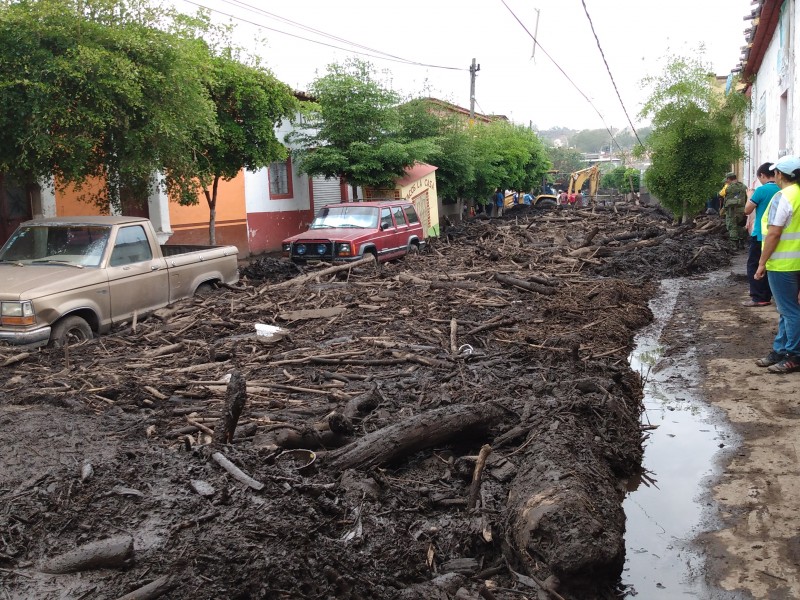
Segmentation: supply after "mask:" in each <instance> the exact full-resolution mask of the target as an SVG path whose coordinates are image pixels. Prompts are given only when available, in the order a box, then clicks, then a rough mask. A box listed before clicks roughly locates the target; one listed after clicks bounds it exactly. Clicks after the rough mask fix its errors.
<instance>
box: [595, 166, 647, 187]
mask: <svg viewBox="0 0 800 600" xmlns="http://www.w3.org/2000/svg"><path fill="white" fill-rule="evenodd" d="M639 179H640V173H639V170H638V169H633V168H631V167H626V166H624V165H620V166H619V167H615V168H614V169H612V170H610V171H609V172H608V173H604V174H603V177H602V179H601V180H600V187H603V188H613V189H615V190H617V191H619V192H621V193H623V194H627V193H629V192H638V191H639V183H640V182H639ZM631 186H633V189H631Z"/></svg>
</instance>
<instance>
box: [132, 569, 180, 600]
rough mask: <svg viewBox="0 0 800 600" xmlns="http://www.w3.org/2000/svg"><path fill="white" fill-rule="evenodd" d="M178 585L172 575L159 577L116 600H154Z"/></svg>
mask: <svg viewBox="0 0 800 600" xmlns="http://www.w3.org/2000/svg"><path fill="white" fill-rule="evenodd" d="M177 585H178V580H177V578H176V577H174V576H172V575H165V576H164V577H159V578H158V579H156V580H155V581H152V582H150V583H148V584H147V585H143V586H142V587H140V588H138V589H135V590H133V591H132V592H130V593H129V594H125V595H124V596H120V597H119V598H117V600H155V598H159V597H160V596H163V595H164V594H166V593H167V592H168V591H170V590H171V589H173V588H174V587H175V586H177Z"/></svg>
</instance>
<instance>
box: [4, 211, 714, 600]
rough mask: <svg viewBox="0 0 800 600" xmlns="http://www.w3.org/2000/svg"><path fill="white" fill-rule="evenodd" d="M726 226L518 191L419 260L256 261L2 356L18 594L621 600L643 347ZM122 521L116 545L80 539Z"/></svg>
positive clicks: (11, 567) (11, 553) (11, 549)
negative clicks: (505, 207) (86, 331)
mask: <svg viewBox="0 0 800 600" xmlns="http://www.w3.org/2000/svg"><path fill="white" fill-rule="evenodd" d="M723 232H724V230H723V228H722V224H721V223H720V221H719V219H718V218H716V217H712V218H710V220H709V219H706V218H705V217H703V218H700V219H698V221H697V222H696V223H694V224H692V225H686V226H680V227H676V226H673V225H672V223H671V220H670V219H669V218H668V217H666V216H665V215H663V214H662V213H660V212H658V211H656V210H654V209H649V208H643V207H638V206H627V205H618V206H617V207H616V208H610V207H606V208H602V209H601V208H598V209H596V210H594V211H592V210H589V209H586V210H581V211H576V212H569V211H567V212H562V211H558V210H551V211H539V210H537V209H531V208H519V209H515V210H512V211H509V212H508V214H507V215H506V216H504V217H503V218H501V219H492V220H487V219H475V220H472V221H469V222H466V223H464V224H462V225H459V226H458V227H455V228H446V229H445V231H444V232H443V235H442V237H441V238H440V239H438V240H434V241H432V242H431V244H430V245H429V248H428V249H427V250H426V251H425V252H423V253H421V254H418V255H414V256H409V257H406V258H405V259H404V260H400V261H394V262H391V263H386V264H382V265H380V266H378V267H376V266H374V265H372V264H359V265H356V266H353V267H352V268H350V269H346V270H339V271H330V270H327V269H325V267H326V266H320V267H315V266H309V267H306V268H304V269H298V268H296V267H294V266H293V265H290V264H288V263H287V262H285V261H283V260H280V259H275V258H262V259H256V260H254V261H253V262H252V263H251V264H250V265H249V266H248V267H247V268H245V269H244V270H243V278H242V282H241V285H240V286H238V287H236V288H235V289H220V290H218V291H217V292H216V293H215V294H213V295H212V296H209V297H198V298H194V299H193V300H191V301H186V302H183V303H180V304H176V305H175V306H173V307H170V308H167V309H163V310H161V311H159V312H158V313H157V314H156V315H155V316H152V317H150V318H149V319H146V320H143V321H139V322H136V323H127V324H124V325H121V326H120V327H119V328H117V330H116V331H114V332H113V333H112V334H110V335H106V336H103V337H100V338H98V339H95V340H93V341H91V342H88V343H85V344H83V345H80V346H73V347H69V348H67V349H60V350H56V349H43V350H36V351H21V350H20V349H13V348H3V349H0V365H1V366H0V382H2V383H0V386H2V387H0V390H2V401H0V425H1V426H0V448H2V451H3V456H4V460H3V461H2V462H0V577H2V580H3V588H2V589H3V593H4V594H5V596H6V597H8V598H76V599H77V598H81V599H83V598H98V599H99V598H103V599H105V598H109V599H114V598H121V597H125V598H126V599H131V598H139V599H140V598H156V597H163V598H190V597H191V598H198V599H204V598H208V599H211V598H242V599H244V598H354V599H355V598H364V599H367V598H376V599H378V598H408V599H411V598H419V599H429V598H463V599H466V598H481V597H482V598H488V599H491V598H498V599H511V598H515V599H517V598H525V597H527V598H556V599H558V598H572V599H578V598H580V599H582V600H591V599H592V598H611V597H619V596H622V595H624V593H625V591H624V590H621V589H620V588H619V585H618V581H619V575H620V572H621V569H622V565H623V561H624V542H623V536H624V526H625V520H624V514H623V513H622V509H621V502H622V498H623V496H624V489H625V488H624V480H625V479H626V478H628V477H631V476H635V475H636V474H637V473H638V471H639V465H640V461H641V455H642V450H641V438H642V433H643V432H642V430H641V427H640V424H639V414H640V412H641V382H640V381H639V377H638V375H637V374H635V373H633V372H632V371H631V370H630V369H629V368H628V363H627V360H626V358H627V355H628V352H629V350H630V347H631V343H632V340H633V334H634V332H635V331H636V329H637V328H639V327H641V326H642V325H644V324H645V323H647V322H648V320H649V319H650V313H649V310H648V308H647V301H648V299H649V297H650V295H651V294H652V293H653V291H654V285H653V284H654V282H655V281H657V280H658V279H659V278H661V277H665V276H680V275H687V274H691V273H694V272H698V271H703V270H706V269H709V268H712V267H713V268H716V267H718V266H719V265H720V264H722V263H724V262H725V261H726V260H727V257H728V256H729V255H730V248H729V245H728V242H727V241H725V239H724V237H723ZM256 324H261V325H266V326H269V325H271V326H275V327H278V328H279V330H278V331H277V332H275V333H273V334H272V335H257V333H256ZM262 329H263V328H262ZM245 385H246V400H245V405H244V409H243V411H242V414H241V417H240V418H239V419H238V424H237V427H236V429H235V433H234V437H233V439H232V441H231V440H230V439H223V440H220V437H219V436H220V434H222V437H223V438H224V436H225V435H226V432H227V433H228V434H229V433H230V427H228V428H227V429H226V428H225V426H224V424H225V423H226V421H225V416H226V413H228V412H229V410H228V409H227V408H226V403H227V402H228V401H229V400H233V399H236V398H239V399H241V398H243V397H245V395H244V394H242V393H239V394H237V393H236V392H237V390H238V391H242V389H243V388H244V387H245ZM228 422H229V421H228ZM215 438H216V441H215ZM297 448H301V449H305V450H313V452H314V454H313V455H312V454H310V453H309V452H294V451H293V450H292V449H297ZM311 458H313V462H311V464H306V463H308V462H309V459H311ZM225 459H227V460H228V461H230V462H231V463H233V465H235V466H236V467H238V468H239V469H240V470H241V471H243V472H244V473H246V474H247V475H249V476H250V477H251V478H252V480H251V481H250V482H249V484H247V483H241V482H240V481H238V480H237V479H235V478H234V476H233V475H232V474H231V473H230V472H229V471H228V470H226V469H225V468H223V466H221V465H220V463H224V462H225ZM107 538H113V539H114V540H116V541H118V542H119V544H118V545H121V547H122V550H121V551H119V552H117V553H116V554H115V555H114V556H113V557H111V558H109V556H108V553H106V554H105V555H103V556H100V555H98V554H96V553H93V552H92V551H91V549H88V550H87V549H84V550H85V551H84V554H88V555H90V556H89V557H88V558H86V557H84V558H86V560H85V561H84V562H83V563H81V564H78V559H76V558H75V557H74V556H73V555H67V556H61V555H63V554H64V553H68V552H70V551H73V550H75V549H76V548H80V547H82V546H84V545H86V544H89V543H92V542H96V541H98V540H104V539H107ZM131 545H132V550H131ZM99 556H100V558H98V557H99ZM101 558H104V559H105V560H106V563H105V564H102V565H100V564H98V563H97V561H98V560H99V559H101ZM64 565H67V566H66V567H65V566H64ZM98 567H102V568H98ZM70 568H71V569H75V568H77V569H78V571H77V572H73V573H62V574H52V573H44V572H43V571H52V570H65V569H66V570H68V569H70ZM126 594H130V595H126Z"/></svg>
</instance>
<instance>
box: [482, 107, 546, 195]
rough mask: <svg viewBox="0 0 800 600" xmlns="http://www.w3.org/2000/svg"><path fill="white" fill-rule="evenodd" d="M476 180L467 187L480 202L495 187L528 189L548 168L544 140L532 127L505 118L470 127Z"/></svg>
mask: <svg viewBox="0 0 800 600" xmlns="http://www.w3.org/2000/svg"><path fill="white" fill-rule="evenodd" d="M472 132H473V135H474V137H473V143H474V147H475V181H474V183H473V185H472V187H471V189H469V190H468V191H467V193H468V195H469V197H471V198H474V199H476V200H478V201H479V202H481V203H486V202H488V201H489V198H490V197H491V195H492V193H493V192H494V191H495V189H497V188H502V189H514V190H519V191H526V192H527V191H530V190H533V189H535V188H538V186H539V184H540V183H541V180H542V177H543V176H544V175H545V173H546V172H547V171H548V169H550V167H551V163H550V161H549V159H548V158H547V151H546V150H545V147H544V144H542V141H541V140H540V139H539V137H538V136H537V135H536V133H534V132H533V131H531V130H529V129H528V128H526V127H522V126H519V125H513V124H511V123H506V122H504V121H494V122H492V123H487V124H485V125H483V126H477V127H474V128H473V129H472Z"/></svg>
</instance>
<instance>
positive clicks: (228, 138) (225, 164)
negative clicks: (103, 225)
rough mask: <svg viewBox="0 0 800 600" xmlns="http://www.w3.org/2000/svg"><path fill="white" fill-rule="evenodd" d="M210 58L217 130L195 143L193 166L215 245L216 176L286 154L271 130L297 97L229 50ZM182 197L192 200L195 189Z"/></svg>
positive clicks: (227, 176)
mask: <svg viewBox="0 0 800 600" xmlns="http://www.w3.org/2000/svg"><path fill="white" fill-rule="evenodd" d="M210 62H211V77H210V78H209V80H208V83H207V86H208V92H209V96H210V97H211V100H212V102H213V103H214V106H215V108H216V120H217V128H218V132H219V133H218V135H217V136H215V137H214V138H212V139H210V140H208V141H206V142H205V143H202V142H200V143H198V147H197V151H196V153H195V157H196V170H195V171H196V174H197V178H196V181H197V182H198V184H199V186H200V187H201V189H202V192H203V195H204V197H205V199H206V202H207V203H208V207H209V214H210V218H209V240H210V243H211V244H214V243H216V235H215V231H214V230H215V220H216V207H217V190H218V185H219V181H220V180H224V181H229V180H231V179H233V178H234V177H236V175H237V174H238V173H239V172H240V171H241V170H242V169H248V170H250V171H255V170H257V169H260V168H263V167H267V166H269V164H270V163H271V162H274V161H276V160H283V159H285V158H286V156H287V150H286V147H285V146H284V145H283V144H282V143H281V142H280V141H279V140H278V138H277V137H276V135H275V125H276V124H277V123H280V122H281V121H282V120H283V119H288V118H290V117H292V116H293V115H294V114H295V112H296V111H297V109H298V102H297V100H296V99H295V97H294V94H293V93H292V90H291V89H290V88H289V86H287V85H286V84H284V83H281V82H280V81H278V80H277V79H276V78H275V77H274V76H273V75H272V73H270V72H269V71H267V70H265V69H262V68H260V67H259V66H257V65H253V66H248V65H245V64H243V63H242V62H239V60H236V59H235V58H234V57H233V53H232V51H231V50H230V49H227V50H226V51H225V52H224V53H223V54H222V55H219V56H214V57H212V58H211V61H210ZM185 198H186V199H185V202H186V203H194V202H196V198H197V194H196V193H191V194H189V195H188V197H185Z"/></svg>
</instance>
